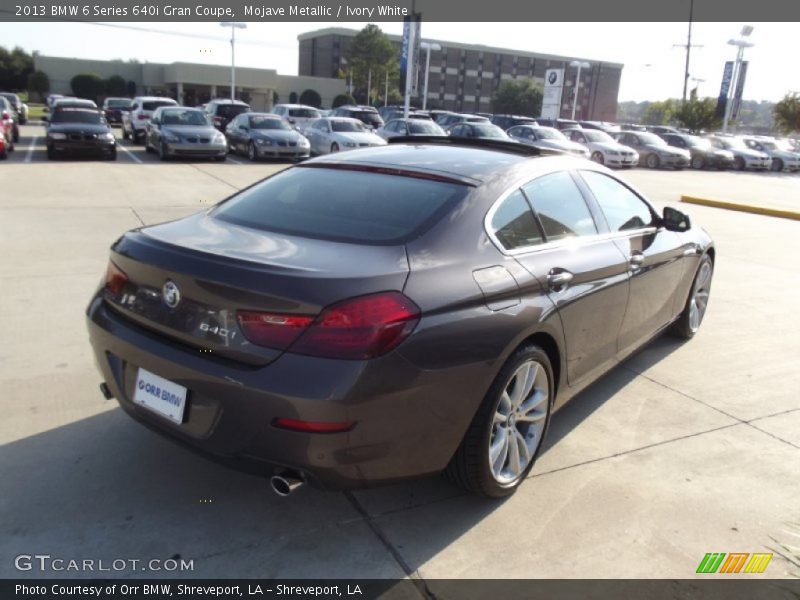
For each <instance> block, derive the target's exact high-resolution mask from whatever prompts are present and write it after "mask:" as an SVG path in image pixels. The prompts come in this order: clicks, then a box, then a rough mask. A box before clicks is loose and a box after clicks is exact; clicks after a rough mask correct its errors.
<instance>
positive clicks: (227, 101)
mask: <svg viewBox="0 0 800 600" xmlns="http://www.w3.org/2000/svg"><path fill="white" fill-rule="evenodd" d="M208 104H238V105H240V106H250V105H249V104H248V103H247V102H242V101H241V100H231V99H230V98H217V99H215V100H209V101H208Z"/></svg>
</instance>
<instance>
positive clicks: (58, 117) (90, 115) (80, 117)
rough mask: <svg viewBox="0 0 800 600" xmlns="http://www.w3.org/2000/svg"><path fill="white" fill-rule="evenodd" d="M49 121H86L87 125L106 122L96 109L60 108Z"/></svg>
mask: <svg viewBox="0 0 800 600" xmlns="http://www.w3.org/2000/svg"><path fill="white" fill-rule="evenodd" d="M50 122H51V123H86V124H89V125H102V124H103V123H105V122H106V120H105V119H104V118H103V115H102V114H101V113H99V112H97V111H96V110H80V109H69V108H62V109H60V110H56V111H55V112H54V113H53V116H52V118H51V119H50Z"/></svg>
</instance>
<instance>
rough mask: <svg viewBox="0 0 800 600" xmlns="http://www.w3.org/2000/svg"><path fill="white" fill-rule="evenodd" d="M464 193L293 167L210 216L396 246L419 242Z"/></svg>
mask: <svg viewBox="0 0 800 600" xmlns="http://www.w3.org/2000/svg"><path fill="white" fill-rule="evenodd" d="M469 189H470V188H469V187H467V186H464V185H460V184H455V183H449V182H440V181H432V180H428V179H419V178H415V177H406V176H398V175H386V174H380V173H371V172H366V171H353V170H343V169H342V170H338V169H328V168H319V167H313V168H310V167H295V168H292V169H287V170H286V171H283V172H281V173H279V174H277V175H274V176H273V177H270V178H269V179H267V180H265V181H263V182H261V183H259V184H256V185H255V186H253V187H251V188H249V189H247V190H244V191H243V192H241V193H240V194H238V195H236V196H234V197H233V198H230V199H229V200H227V201H226V202H224V203H223V204H221V205H220V206H219V207H218V208H217V209H216V210H215V211H214V212H213V213H212V216H213V217H215V218H218V219H221V220H223V221H228V222H230V223H235V224H237V225H244V226H246V227H252V228H254V229H260V230H263V231H274V232H277V233H285V234H289V235H296V236H300V237H309V238H317V239H326V240H332V241H340V242H351V243H361V244H374V245H390V244H402V243H406V242H407V241H409V240H411V239H414V238H415V237H418V236H420V235H422V234H423V233H424V232H425V231H426V230H428V229H429V228H430V227H431V226H432V225H433V224H434V223H436V221H438V220H439V219H440V218H441V217H442V216H443V215H444V214H446V213H447V212H448V211H449V210H450V209H452V207H453V206H454V205H455V204H456V203H458V202H459V201H460V200H461V199H463V198H464V197H465V196H466V194H467V193H468V191H469Z"/></svg>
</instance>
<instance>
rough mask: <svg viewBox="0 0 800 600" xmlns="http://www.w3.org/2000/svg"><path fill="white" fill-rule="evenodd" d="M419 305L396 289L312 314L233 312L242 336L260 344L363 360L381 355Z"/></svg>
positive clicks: (406, 331) (407, 330) (410, 326)
mask: <svg viewBox="0 0 800 600" xmlns="http://www.w3.org/2000/svg"><path fill="white" fill-rule="evenodd" d="M419 315H420V313H419V308H418V307H417V305H416V304H414V303H413V302H412V301H411V300H409V299H408V298H406V297H405V296H404V295H403V294H401V293H399V292H383V293H380V294H372V295H369V296H360V297H358V298H351V299H350V300H345V301H343V302H339V303H337V304H333V305H331V306H329V307H328V308H326V309H325V310H323V311H322V312H321V313H320V314H319V316H317V317H316V318H313V317H307V316H294V315H278V314H272V313H256V312H239V313H238V318H239V324H240V326H241V328H242V332H243V333H244V336H245V337H246V338H247V339H248V340H250V341H251V342H253V343H254V344H258V345H261V346H268V347H270V348H276V349H278V350H287V349H289V348H290V347H291V351H292V352H294V353H297V354H306V355H310V356H322V357H326V358H345V359H366V358H375V357H377V356H381V355H383V354H386V353H387V352H389V351H390V350H392V349H393V348H396V347H397V346H398V345H399V344H400V343H401V342H402V341H403V340H405V339H406V338H407V337H408V336H409V335H410V334H411V332H412V331H414V328H415V327H416V325H417V323H418V322H419Z"/></svg>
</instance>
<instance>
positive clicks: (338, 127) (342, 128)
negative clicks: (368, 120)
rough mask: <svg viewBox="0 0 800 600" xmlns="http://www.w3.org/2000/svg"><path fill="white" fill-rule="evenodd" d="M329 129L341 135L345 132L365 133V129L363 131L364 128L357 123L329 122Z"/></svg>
mask: <svg viewBox="0 0 800 600" xmlns="http://www.w3.org/2000/svg"><path fill="white" fill-rule="evenodd" d="M331 128H332V129H333V130H334V131H339V132H343V133H347V132H350V133H355V132H360V133H364V132H365V131H366V129H364V126H363V125H362V124H361V123H360V122H358V121H331Z"/></svg>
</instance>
